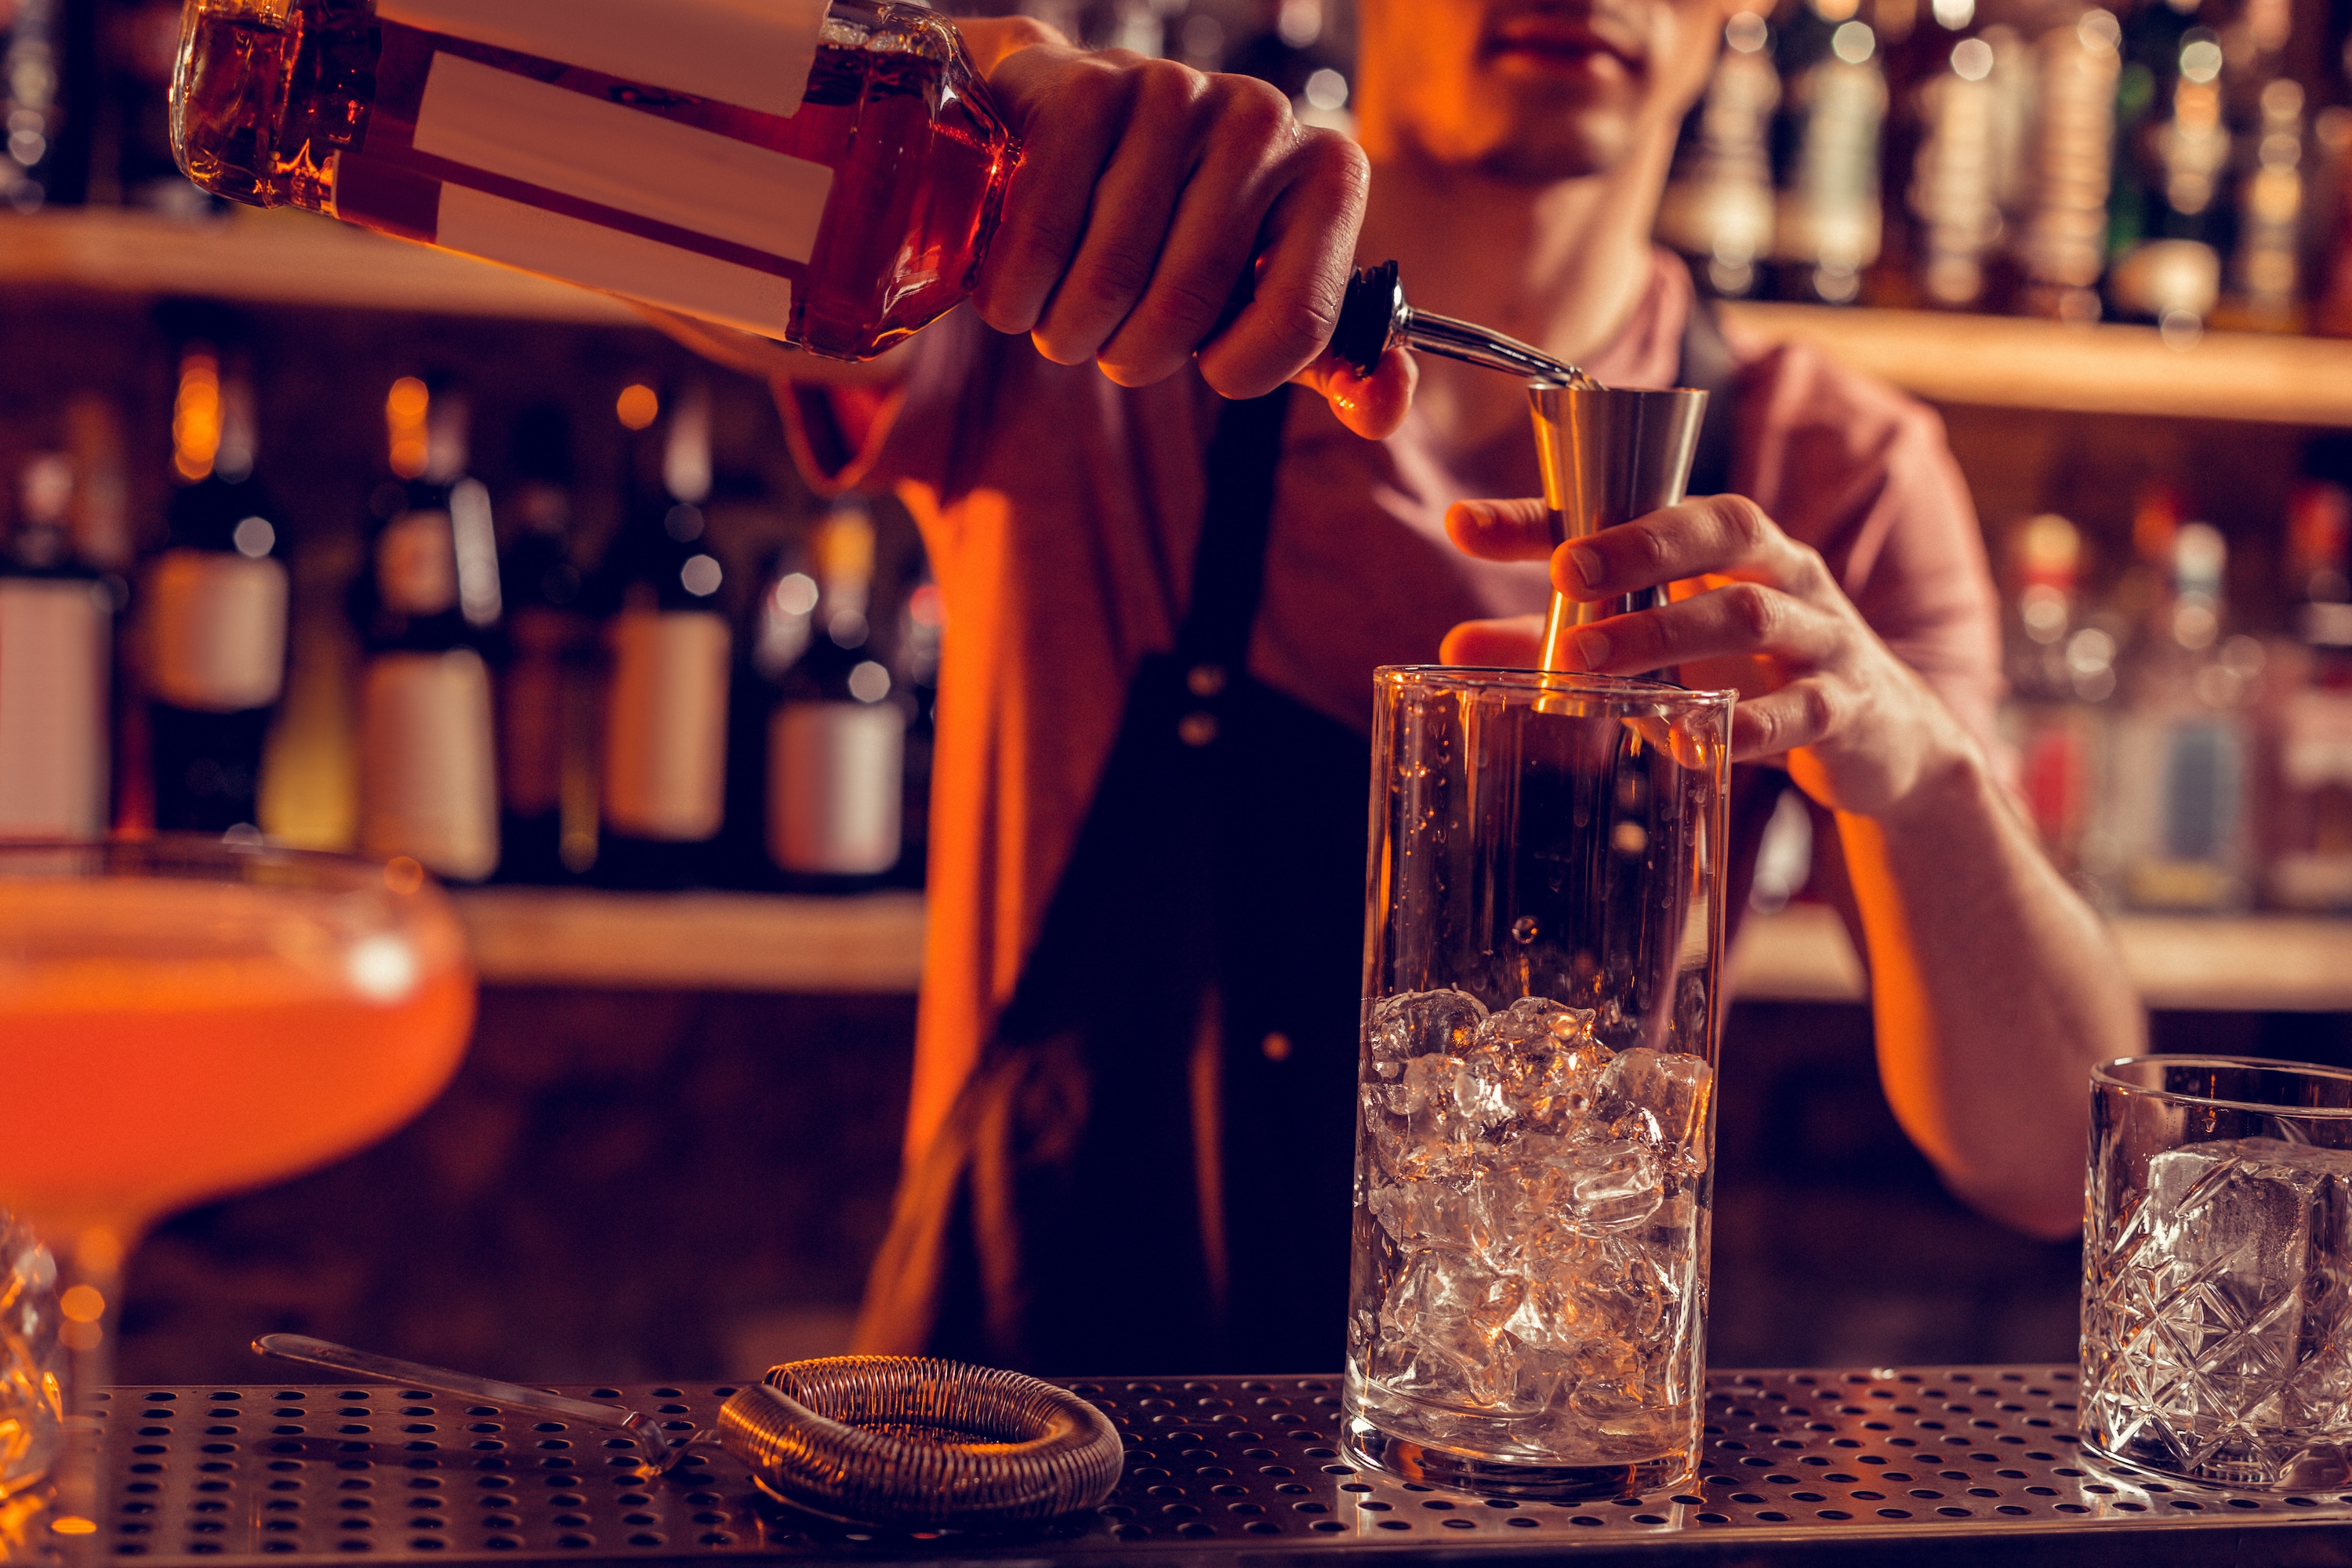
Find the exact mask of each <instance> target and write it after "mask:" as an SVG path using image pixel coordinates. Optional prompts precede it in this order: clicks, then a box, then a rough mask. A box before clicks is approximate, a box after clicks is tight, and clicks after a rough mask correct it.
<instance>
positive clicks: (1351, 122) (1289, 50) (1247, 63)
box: [1172, 0, 1355, 133]
mask: <svg viewBox="0 0 2352 1568" xmlns="http://www.w3.org/2000/svg"><path fill="white" fill-rule="evenodd" d="M1260 16H1261V18H1262V22H1263V26H1260V27H1259V28H1258V29H1257V30H1256V31H1255V32H1254V33H1252V34H1250V36H1249V37H1246V38H1244V40H1242V42H1241V43H1240V44H1239V45H1238V46H1235V47H1231V48H1226V49H1223V51H1222V53H1223V58H1222V59H1221V60H1220V61H1218V63H1216V64H1213V65H1204V64H1202V59H1203V58H1207V57H1209V56H1210V55H1211V54H1212V53H1213V50H1212V48H1211V47H1210V44H1211V41H1212V39H1214V41H1215V43H1217V44H1219V45H1222V44H1223V32H1224V27H1223V24H1222V23H1221V22H1219V21H1218V20H1217V19H1216V16H1215V15H1214V14H1213V12H1212V11H1211V10H1209V9H1208V8H1206V7H1202V8H1200V9H1199V10H1198V11H1197V12H1196V13H1195V14H1194V15H1192V16H1186V17H1184V18H1183V19H1182V20H1181V22H1178V23H1176V24H1175V26H1174V27H1173V29H1172V32H1173V36H1174V37H1175V39H1176V40H1177V41H1178V44H1179V50H1178V52H1179V53H1180V54H1181V55H1182V57H1183V58H1184V61H1185V63H1186V64H1187V65H1191V66H1193V67H1195V68H1198V69H1202V70H1217V69H1222V70H1226V71H1230V72H1233V73H1234V74H1235V75H1237V76H1254V77H1255V78H1257V79H1259V80H1260V81H1266V82H1271V83H1273V84H1274V85H1275V86H1276V87H1278V88H1280V89H1282V90H1283V92H1284V93H1286V95H1288V97H1289V99H1290V104H1291V109H1292V110H1293V112H1294V113H1296V114H1297V116H1298V118H1299V120H1300V121H1301V122H1302V123H1304V124H1307V125H1316V126H1320V127H1322V128H1323V129H1325V130H1327V131H1340V132H1349V133H1352V132H1354V130H1355V117H1354V115H1353V114H1352V113H1351V112H1350V111H1349V108H1348V100H1349V82H1350V72H1351V69H1352V67H1353V64H1354V62H1353V61H1352V60H1350V59H1349V57H1348V53H1347V51H1346V50H1345V49H1343V48H1340V47H1335V43H1334V39H1333V36H1332V35H1333V28H1332V26H1331V25H1330V24H1331V16H1330V14H1329V11H1328V8H1327V6H1326V5H1325V0H1261V5H1260Z"/></svg>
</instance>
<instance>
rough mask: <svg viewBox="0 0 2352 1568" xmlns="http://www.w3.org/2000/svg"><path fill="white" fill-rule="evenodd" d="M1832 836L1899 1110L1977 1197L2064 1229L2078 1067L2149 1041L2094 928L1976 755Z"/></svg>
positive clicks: (2078, 1204) (2072, 1223) (2074, 1178)
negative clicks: (1850, 895) (1847, 878)
mask: <svg viewBox="0 0 2352 1568" xmlns="http://www.w3.org/2000/svg"><path fill="white" fill-rule="evenodd" d="M1838 831H1839V838H1840V842H1841V844H1842V846H1843V849H1844V852H1845V858H1846V864H1847V867H1848V869H1849V872H1850V874H1851V876H1852V879H1853V892H1854V900H1855V903H1856V905H1857V907H1858V908H1859V910H1860V912H1861V916H1862V924H1863V932H1864V940H1865V942H1866V943H1867V945H1868V947H1869V950H1870V952H1869V956H1870V971H1871V993H1872V1006H1873V1010H1874V1014H1875V1022H1876V1025H1877V1034H1878V1064H1879V1073H1880V1076H1881V1078H1882V1079H1884V1080H1885V1089H1886V1095H1887V1100H1888V1101H1889V1102H1890V1103H1891V1104H1892V1105H1893V1107H1894V1109H1895V1116H1896V1117H1897V1119H1898V1120H1900V1121H1901V1122H1902V1123H1903V1127H1904V1130H1905V1131H1906V1132H1908V1133H1909V1134H1910V1135H1911V1137H1912V1139H1913V1140H1914V1141H1916V1142H1917V1143H1918V1145H1919V1147H1920V1148H1921V1149H1923V1150H1925V1151H1926V1152H1927V1155H1928V1157H1929V1158H1930V1159H1931V1160H1933V1161H1934V1162H1935V1163H1936V1164H1937V1168H1938V1169H1939V1170H1940V1171H1941V1173H1942V1174H1943V1176H1944V1179H1945V1181H1946V1182H1947V1183H1948V1184H1949V1185H1950V1186H1951V1188H1952V1189H1953V1191H1954V1192H1955V1193H1957V1194H1959V1195H1960V1196H1961V1197H1962V1198H1964V1199H1966V1200H1967V1201H1968V1202H1969V1203H1970V1204H1973V1205H1975V1206H1977V1207H1978V1208H1979V1209H1981V1210H1982V1211H1984V1212H1985V1213H1986V1214H1988V1215H1991V1216H1992V1217H1994V1218H1996V1219H1999V1220H2001V1221H2003V1222H2005V1223H2007V1224H2009V1225H2012V1226H2017V1227H2018V1228H2019V1229H2021V1230H2026V1231H2030V1232H2032V1233H2034V1234H2035V1235H2040V1236H2049V1237H2058V1236H2063V1235H2066V1234H2068V1233H2070V1232H2072V1231H2073V1230H2074V1228H2075V1227H2076V1226H2077V1225H2079V1224H2080V1222H2081V1219H2082V1213H2083V1174H2084V1152H2085V1143H2086V1140H2087V1122H2088V1104H2089V1100H2088V1078H2087V1075H2088V1072H2089V1069H2090V1068H2091V1066H2092V1064H2093V1063H2095V1062H2098V1061H2102V1060H2105V1059H2106V1058H2111V1057H2118V1056H2127V1055H2131V1054H2133V1053H2135V1052H2137V1051H2138V1050H2140V1049H2141V1048H2142V1047H2143V1046H2144V1045H2145V1042H2146V1037H2147V1025H2146V1019H2145V1017H2144V1016H2143V1014H2142V1012H2141V1009H2140V1005H2139V1001H2138V998H2137V996H2136V995H2135V994H2134V992H2133V990H2132V986H2131V983H2130V981H2129V979H2128V978H2127V977H2126V975H2125V973H2124V971H2123V966H2122V963H2121V962H2120V961H2119V960H2118V958H2117V956H2116V951H2115V948H2114V946H2113V944H2112V943H2111V942H2109V941H2108V938H2107V934H2106V931H2105V927H2104V926H2103V925H2102V924H2101V922H2100V921H2099V919H2098V917H2097V916H2096V915H2095V914H2094V913H2093V912H2092V911H2091V910H2090V909H2089V907H2088V906H2086V905H2085V904H2084V902H2083V900H2081V899H2079V898H2078V897H2076V896H2075V894H2074V890H2073V889H2070V888H2068V887H2067V886H2066V884H2065V882H2064V881H2063V879H2061V878H2060V877H2059V875H2058V874H2057V872H2056V871H2055V870H2054V869H2053V868H2052V867H2051V865H2050V863H2049V861H2048V860H2047V859H2046V858H2044V857H2043V855H2042V851H2041V849H2040V847H2038V846H2037V845H2036V844H2035V842H2034V840H2033V836H2032V829H2031V828H2030V827H2029V826H2027V825H2026V823H2025V822H2024V821H2023V820H2022V819H2021V817H2020V816H2019V815H2018V813H2017V812H2016V811H2015V809H2014V808H2013V807H2012V806H2011V805H2010V803H2009V802H2008V800H2007V799H2006V798H2005V797H2004V795H2003V794H2002V792H2001V789H2000V784H1998V783H1997V782H1996V781H1995V780H1994V779H1993V777H1992V776H1991V773H1990V767H1989V766H1988V765H1987V763H1985V761H1984V760H1983V758H1982V756H1981V755H1980V754H1979V753H1978V752H1976V751H1975V750H1974V748H1966V749H1964V750H1963V751H1962V752H1960V754H1959V755H1958V756H1956V757H1955V758H1953V759H1952V760H1951V761H1950V762H1949V763H1948V764H1947V765H1946V766H1944V767H1942V768H1941V769H1939V770H1937V772H1936V773H1935V774H1933V775H1932V776H1929V777H1926V778H1923V779H1922V780H1921V781H1920V782H1919V783H1918V784H1916V786H1915V787H1914V788H1913V789H1911V790H1910V791H1908V792H1906V795H1905V797H1904V798H1903V799H1902V800H1901V801H1900V802H1898V803H1896V805H1895V806H1894V807H1893V808H1892V809H1890V810H1888V811H1886V812H1884V813H1882V814H1881V815H1879V816H1857V815H1853V814H1851V813H1845V812H1841V813H1839V814H1838ZM1915 932H1916V933H1924V934H1927V935H1929V936H1930V938H1931V940H1928V941H1926V942H1921V941H1918V940H1915V936H1914V933H1915Z"/></svg>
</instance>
